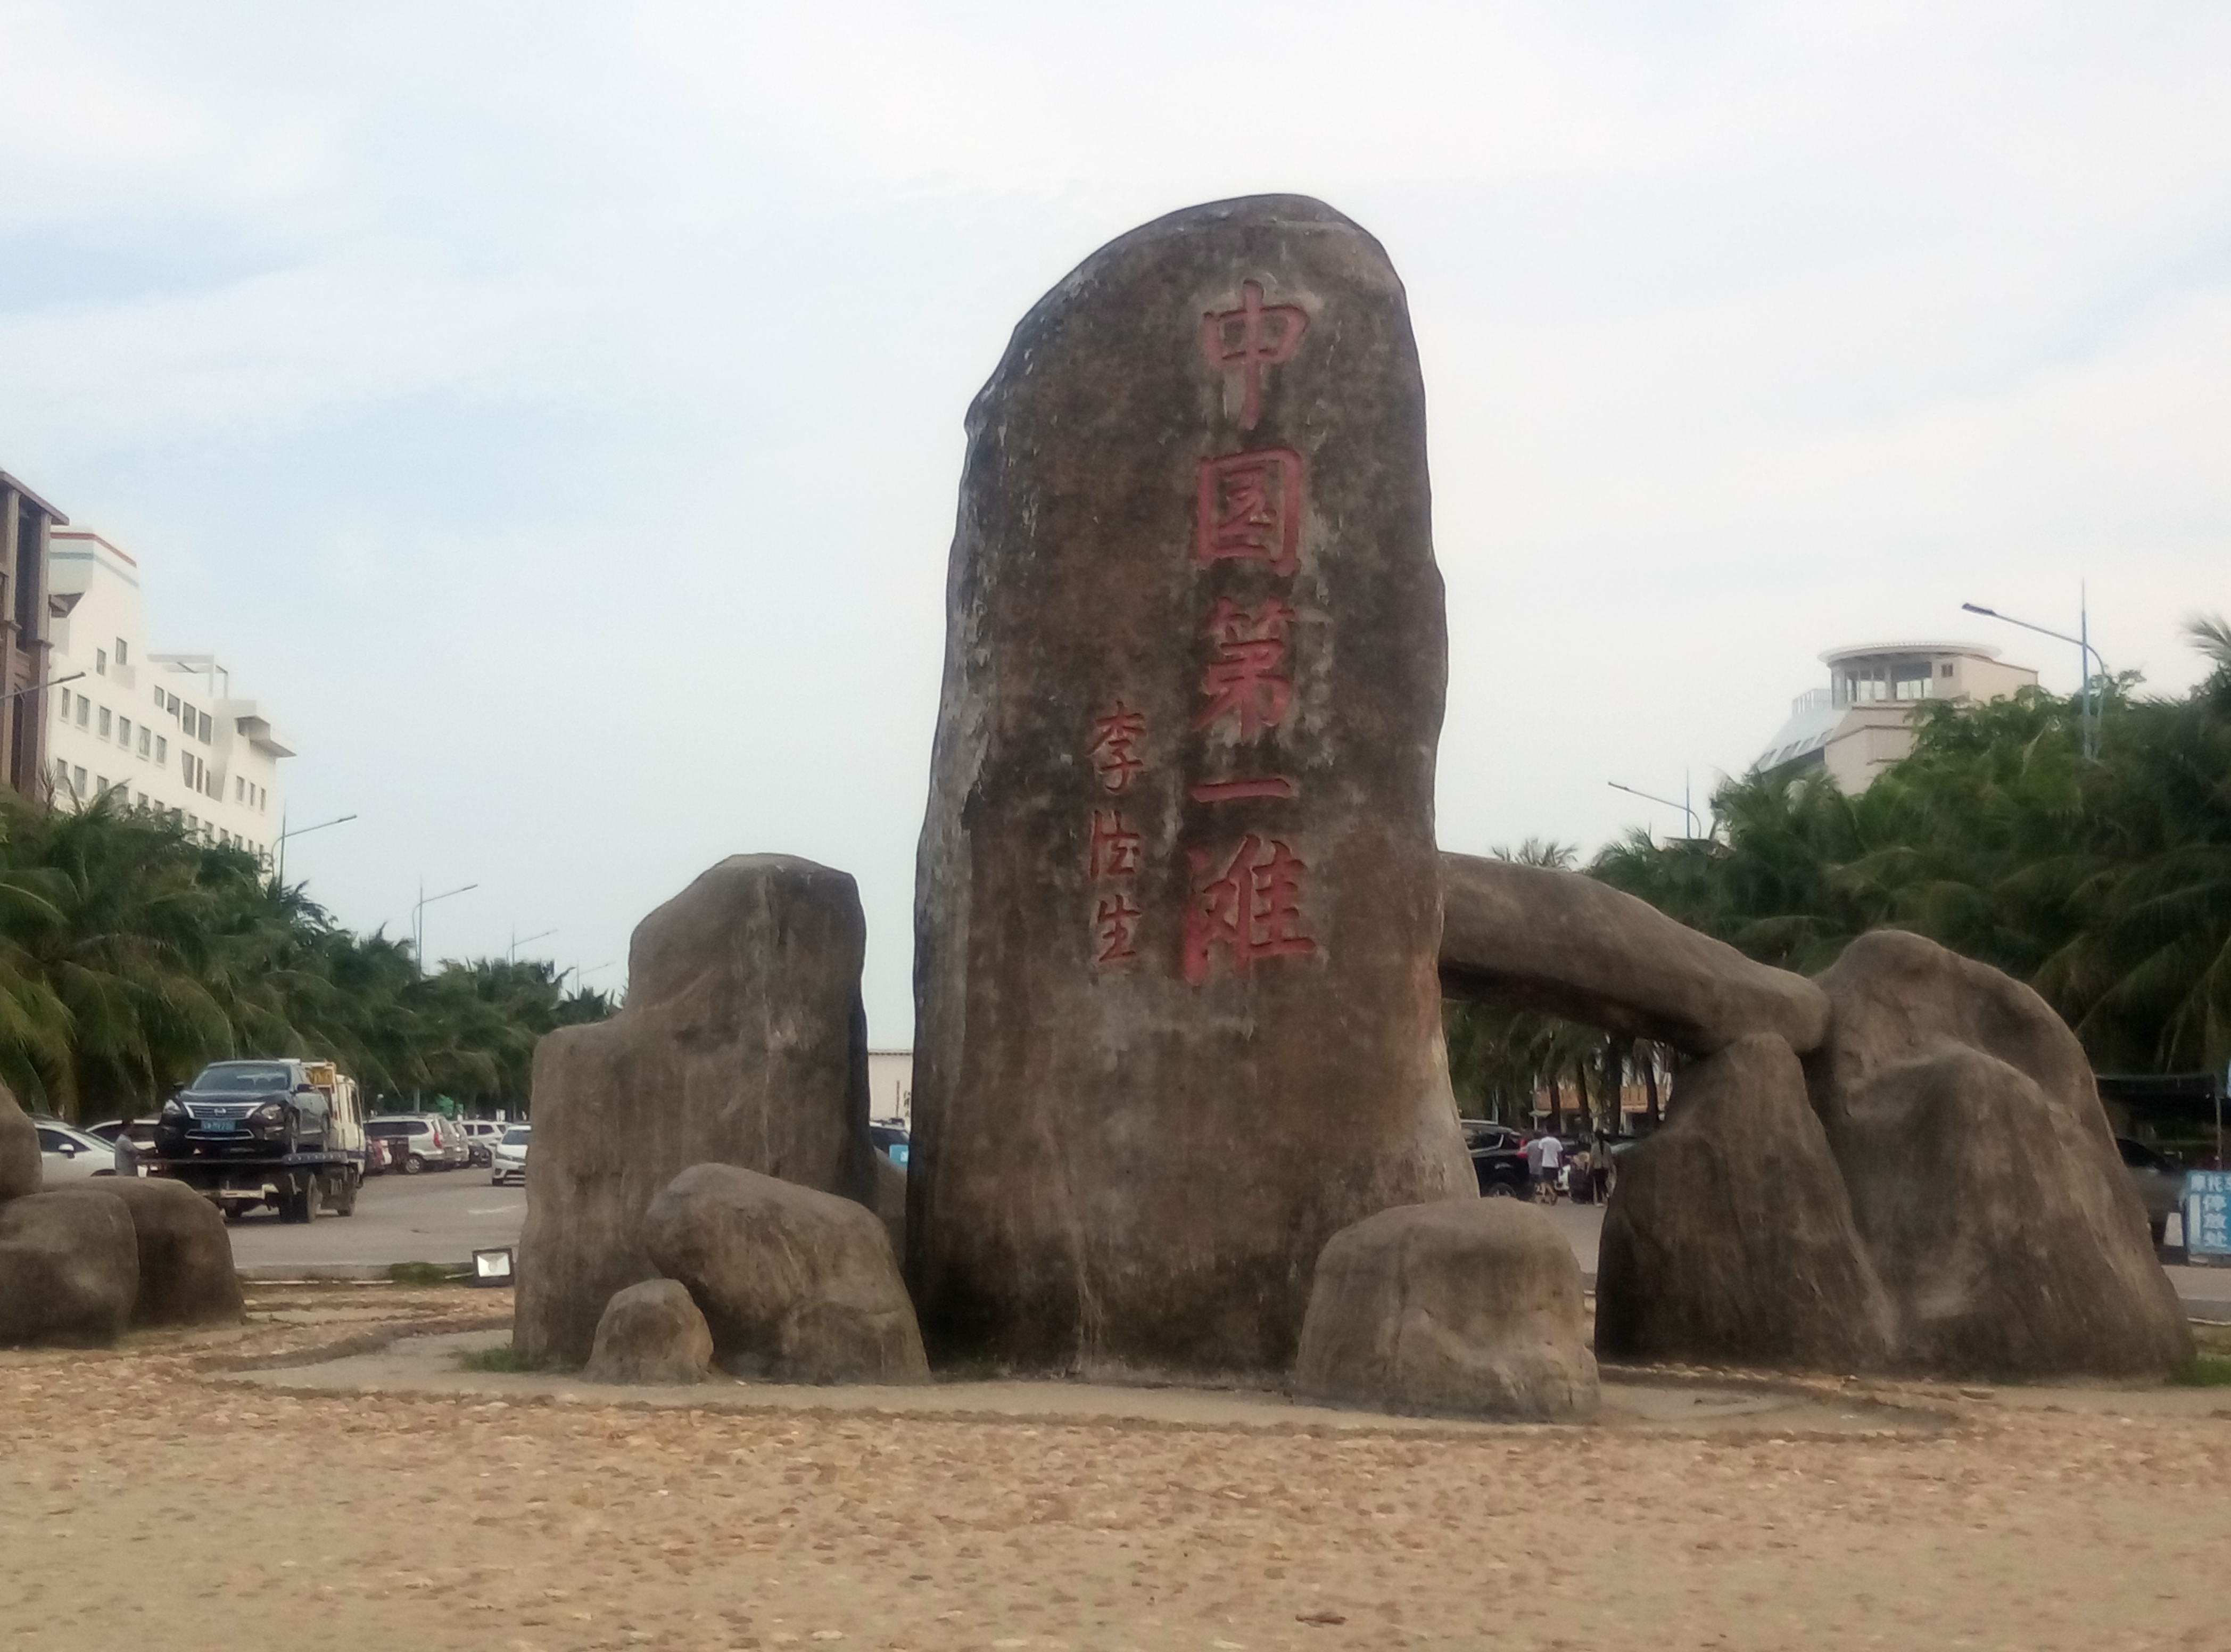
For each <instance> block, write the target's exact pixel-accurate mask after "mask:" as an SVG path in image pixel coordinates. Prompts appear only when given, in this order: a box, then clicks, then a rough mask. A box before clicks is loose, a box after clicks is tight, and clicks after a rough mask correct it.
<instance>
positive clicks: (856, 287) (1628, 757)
mask: <svg viewBox="0 0 2231 1652" xmlns="http://www.w3.org/2000/svg"><path fill="white" fill-rule="evenodd" d="M0 65H5V68H6V73H5V75H4V81H5V91H4V93H3V94H0V468H4V469H6V470H10V471H12V472H14V473H16V475H18V476H22V477H23V479H24V480H25V481H26V482H27V483H29V485H30V486H32V487H33V488H35V489H38V490H39V491H40V492H41V493H42V494H44V495H45V496H47V497H48V498H49V499H51V500H53V501H54V502H55V503H56V504H57V505H59V506H60V507H61V509H63V510H65V511H67V512H68V514H69V515H70V516H71V517H72V518H73V520H74V522H76V523H77V524H79V525H81V526H87V527H92V528H95V529H97V530H99V531H100V532H102V533H104V534H107V535H108V536H109V537H110V538H112V539H113V540H114V541H116V542H118V543H120V545H122V546H123V547H125V548H126V549H127V550H129V551H130V552H131V553H132V554H133V555H135V556H137V557H138V558H139V560H140V561H141V564H142V567H143V569H144V571H145V576H146V593H147V597H148V602H149V607H150V628H151V635H150V638H149V644H150V645H151V646H152V647H155V648H158V649H168V650H175V651H188V650H191V651H209V650H214V651H217V652H218V653H219V654H220V655H222V656H223V658H224V659H225V660H226V662H227V663H228V664H230V667H231V668H232V671H233V680H234V683H235V684H236V691H238V692H241V693H244V694H248V695H253V696H258V697H261V698H263V699H265V700H267V701H268V702H269V703H270V704H271V705H272V706H273V707H274V708H275V713H276V716H277V720H278V722H279V723H280V725H281V729H282V731H283V732H285V733H286V734H288V735H289V736H290V737H291V738H292V739H293V741H294V743H295V744H296V745H297V746H298V748H300V751H301V755H300V756H299V757H298V758H296V759H295V760H294V761H293V762H292V763H291V764H290V765H289V766H288V782H287V785H288V794H289V805H290V807H291V809H292V811H293V818H294V820H295V821H296V822H297V823H302V822H307V821H313V820H322V819H325V818H327V817H328V816H331V815H335V814H341V813H352V812H353V813H358V814H359V815H360V816H361V817H362V818H361V819H360V820H359V821H358V822H356V823H354V824H352V825H349V826H340V827H336V828H334V829H333V830H331V831H328V832H319V833H317V834H315V835H314V836H310V837H307V838H305V839H301V840H300V841H298V842H297V843H296V844H295V845H294V847H293V850H292V852H291V854H290V858H289V865H288V872H289V876H290V878H291V877H294V876H297V875H299V876H301V877H305V878H307V879H308V883H309V890H310V892H311V894H312V896H313V897H315V898H316V899H319V900H320V901H322V902H324V903H325V904H327V905H328V906H329V907H330V908H332V909H333V911H334V912H335V913H336V914H337V915H338V916H339V917H340V918H341V919H342V920H343V921H344V922H346V923H349V924H351V925H352V926H356V927H359V928H363V929H371V928H373V927H375V926H378V925H383V924H384V925H385V926H386V927H387V929H388V930H389V931H390V932H391V933H398V932H407V930H408V927H409V922H410V908H411V902H412V900H413V898H414V897H415V895H416V893H417V889H418V887H419V882H420V879H421V878H424V881H425V884H426V886H427V888H428V889H429V890H430V891H438V890H441V889H447V888H449V887H451V886H453V885H455V884H464V883H473V882H476V883H477V884H479V888H478V889H477V890H475V891H473V892H471V893H469V894H467V895H462V896H460V897H456V899H454V900H450V901H446V902H443V903H442V904H439V905H438V906H436V907H434V908H432V909H430V911H429V914H428V924H429V934H428V943H429V950H430V952H431V953H432V954H433V955H434V956H437V957H440V956H463V955H467V954H477V953H486V952H499V953H500V952H501V951H503V950H504V949H505V948H506V947H507V945H508V942H509V940H510V937H511V936H513V935H514V933H515V934H517V935H519V936H529V935H533V934H534V933H535V932H536V931H539V930H552V929H554V930H557V931H558V932H557V934H555V935H554V936H551V937H550V938H549V939H547V940H546V941H540V942H537V943H534V944H533V945H532V946H530V947H528V948H527V949H525V951H526V952H527V953H528V954H531V955H537V956H552V957H553V958H555V959H556V960H558V961H559V962H560V963H564V964H578V965H579V966H581V967H582V969H584V970H585V971H589V972H594V973H591V974H590V975H589V977H588V978H589V980H590V981H591V982H592V984H595V985H600V986H606V987H618V986H620V985H622V984H623V983H624V968H625V966H624V959H625V956H626V943H627V936H628V932H629V930H630V928H631V927H632V926H633V924H634V923H635V922H636V921H637V919H638V918H639V917H642V915H643V913H644V912H646V911H648V910H650V908H651V907H652V906H654V905H656V904H657V903H658V902H660V901H661V900H663V899H664V898H666V897H668V896H669V895H671V894H672V893H674V892H675V891H677V890H679V889H680V888H681V887H682V885H683V884H686V883H687V882H688V881H689V878H691V877H693V876H694V875H695V873H696V872H697V871H700V870H702V868H704V867H705V866H707V865H710V864H711V863H712V862H714V861H715V860H716V859H718V858H721V856H723V855H726V854H728V853H732V852H739V851H758V850H780V851H786V852H793V853H798V854H804V855H808V856H811V857H812V858H816V859H818V860H822V861H824V862H827V863H829V864H831V865H836V866H840V867H843V868H844V869H845V870H847V871H851V872H852V873H854V874H855V875H856V876H857V878H859V880H860V884H861V888H862V891H863V895H864V897H865V899H866V902H867V908H868V917H869V926H870V941H869V963H868V982H867V993H868V1005H869V1013H870V1023H871V1033H872V1037H873V1039H874V1040H875V1041H876V1043H877V1044H879V1045H883V1044H890V1045H902V1044H904V1043H905V1042H906V1041H907V1040H908V1039H909V1036H910V1027H911V1020H912V1009H911V1001H910V988H909V973H910V967H911V959H910V945H911V943H910V936H909V927H910V921H911V895H912V881H913V868H914V849H915V834H916V832H917V831H918V830H919V827H920V825H921V810H922V803H923V794H924V787H925V785H926V778H927V773H928V756H929V740H930V732H931V728H932V724H933V721H934V715H935V710H936V697H937V685H938V673H939V663H940V658H941V649H942V642H943V622H942V617H941V612H940V610H941V593H942V584H943V577H944V570H945V561H946V555H947V548H948V546H949V543H950V540H951V536H952V530H953V520H954V500H955V488H956V484H957V481H958V476H959V467H960V457H961V428H960V421H961V416H962V413H963V411H964V410H965V409H966V407H967V403H968V400H969V398H970V397H971V396H972V395H973V393H974V392H975V391H976V389H977V388H978V386H979V385H980V384H981V383H982V382H983V380H984V379H985V378H986V376H987V375H988V374H989V373H990V372H991V370H992V368H993V366H994V365H995V363H996V362H997V361H998V360H999V353H1000V352H1001V350H1002V349H1003V348H1004V347H1005V345H1006V337H1007V334H1008V332H1009V330H1010V329H1011V328H1012V326H1013V325H1014V323H1015V321H1017V320H1018V318H1019V317H1020V316H1021V314H1023V312H1024V311H1025V309H1026V308H1028V307H1029V306H1030V304H1031V302H1032V301H1034V300H1036V299H1037V298H1038V295H1040V294H1041V293H1042V292H1044V290H1045V289H1046V288H1048V287H1049V286H1051V284H1052V283H1053V282H1056V281H1057V280H1058V279H1059V277H1060V276H1061V275H1063V274H1064V272H1065V271H1066V270H1068V269H1070V267H1072V266H1073V265H1074V264H1076V263H1077V262H1078V261H1079V260H1080V259H1081V258H1083V256H1085V255H1087V254H1088V253H1090V251H1091V250H1092V249H1094V248H1095V247H1096V246H1097V245H1099V244H1100V243H1103V242H1105V241H1107V240H1109V239H1110V238H1112V237H1113V236H1116V235H1118V234H1121V233H1122V231H1124V230H1127V229H1129V228H1130V227H1132V226H1133V225H1135V224H1139V223H1141V222H1143V221H1144V220H1146V219H1148V218H1150V217H1155V216H1157V215H1159V214H1161V213H1162V212H1165V211H1169V210H1171V209H1174V208H1176V207H1180V206H1184V205H1187V204H1192V203H1194V202H1198V201H1205V200H1211V199H1215V198H1219V197H1224V196H1231V195H1238V194H1247V193H1253V192H1258V191H1297V192H1301V193H1305V194H1311V195H1316V196H1320V197H1322V198H1324V199H1326V200H1328V201H1329V202H1331V203H1332V204H1334V205H1335V206H1337V207H1339V208H1340V209H1341V210H1342V211H1345V212H1347V213H1348V214H1349V215H1350V216H1351V217H1355V218H1356V219H1357V220H1359V221H1360V222H1361V224H1364V226H1365V227H1366V228H1368V229H1369V230H1372V231H1373V232H1374V234H1376V235H1377V236H1379V237H1380V239H1381V241H1383V242H1384V243H1385V244H1386V246H1387V249H1388V251H1389V253H1390V254H1391V255H1392V256H1393V257H1394V262H1395V265H1396V267H1397V269H1400V271H1401V273H1402V275H1403V277H1404V279H1405V281H1406V282H1407V285H1408V288H1409V292H1410V301H1411V306H1412V313H1413V317H1414V320H1415V322H1416V326H1417V331H1418V337H1419V346H1420V348H1421V351H1422V353H1423V356H1424V360H1425V372H1426V386H1427V392H1428V396H1429V398H1430V408H1429V412H1430V418H1431V424H1432V463H1433V482H1434V494H1435V502H1436V506H1437V511H1436V523H1435V533H1436V539H1437V541H1438V545H1439V556H1440V560H1441V566H1442V567H1443V569H1444V571H1445V574H1446V576H1447V580H1448V587H1449V621H1450V631H1451V634H1452V676H1451V682H1450V691H1449V709H1448V721H1447V726H1446V732H1445V736H1444V738H1443V741H1442V744H1441V786H1440V834H1441V840H1442V842H1443V843H1444V844H1445V845H1447V846H1449V847H1452V848H1459V849H1467V850H1473V851H1480V850H1484V849H1486V848H1488V847H1489V846H1491V845H1495V844H1497V843H1504V842H1515V841H1516V840H1517V839H1520V838H1523V837H1524V836H1527V835H1529V834H1545V835H1550V836H1554V837H1557V838H1561V839H1566V840H1568V841H1571V842H1574V843H1575V844H1578V845H1581V846H1583V847H1584V848H1586V847H1593V846H1594V845H1597V844H1599V843H1601V842H1602V841H1603V840H1604V839H1607V838H1608V837H1611V836H1613V835H1614V834H1616V833H1618V832H1620V831H1622V830H1623V829H1625V828H1626V827H1627V826H1632V825H1637V824H1646V825H1649V826H1653V827H1656V828H1658V829H1659V830H1661V831H1666V830H1675V829H1678V827H1679V824H1680V821H1679V816H1678V812H1672V811H1665V810H1658V809H1653V808H1652V807H1650V806H1648V805H1646V804H1643V803H1641V802H1640V801H1639V800H1636V799H1633V798H1631V797H1628V796H1626V795H1623V794H1620V793H1618V792H1615V791H1613V790H1611V789H1609V787H1607V785H1606V782H1607V781H1611V780H1620V781H1626V782H1627V783H1628V784H1631V785H1633V786H1638V787H1643V788H1645V789H1646V790H1651V791H1656V792H1661V793H1665V794H1669V795H1675V796H1678V794H1680V792H1681V789H1682V787H1683V783H1684V778H1685V776H1686V777H1688V779H1689V780H1691V781H1693V783H1694V785H1695V787H1696V788H1697V790H1698V794H1699V795H1700V797H1701V795H1702V794H1704V793H1706V792H1708V791H1709V790H1710V786H1711V784H1712V782H1713V781H1714V779H1715V778H1716V776H1717V774H1720V773H1721V772H1723V771H1739V770H1741V769H1742V768H1744V767H1745V766H1746V765H1747V764H1748V763H1749V761H1750V760H1751V759H1752V758H1753V757H1754V756H1756V755H1757V753H1758V750H1759V748H1761V747H1762V745H1763V744H1764V742H1766V740H1767V738H1768V737H1769V735H1771V734H1772V733H1773V731H1774V730H1775V728H1776V726H1777V725H1778V724H1779V723H1780V722H1781V721H1782V717H1783V716H1784V715H1785V714H1786V713H1787V710H1788V701H1789V699H1790V696H1793V695H1795V694H1797V693H1798V692H1800V691H1801V690H1805V689H1807V688H1809V687H1811V686H1813V685H1814V684H1815V683H1824V682H1825V681H1826V670H1825V668H1824V667H1822V666H1821V665H1820V664H1819V662H1818V658H1817V657H1818V655H1819V654H1820V651H1822V650H1823V649H1826V648H1830V647H1833V646H1837V645H1843V644H1849V643H1854V642H1866V641H1872V640H1878V639H1885V638H1965V639H1973V640H1978V641H1986V642H1990V643H1994V644H1998V645H2003V646H2004V647H2005V649H2006V651H2007V653H2008V657H2009V658H2013V659H2015V660H2017V661H2020V662H2022V663H2025V664H2034V665H2035V666H2037V667H2039V668H2040V670H2041V671H2043V673H2044V676H2045V680H2046V682H2047V683H2048V684H2049V685H2051V686H2053V687H2056V688H2060V689H2064V690H2065V689H2067V688H2069V687H2072V686H2073V684H2074V682H2075V680H2076V670H2075V664H2076V663H2075V658H2074V651H2073V650H2071V649H2066V648H2063V647H2061V646H2060V645H2056V644H2051V643H2048V642H2046V641H2045V640H2044V639H2042V638H2031V637H2027V636H2026V635H2025V634H2023V633H2021V632H2012V631H2008V630H2006V629H2004V628H1999V627H1994V626H1993V625H1992V624H1991V622H1989V621H1988V620H1981V619H1973V618H1972V617H1970V616H1968V615H1964V614H1963V613H1961V612H1959V606H1960V604H1961V603H1962V602H1963V600H1974V601H1978V602H1983V603H1988V604H1992V605H1995V606H1999V607H2001V608H2003V609H2005V610H2006V611H2008V612H2013V613H2017V614H2021V615H2023V616H2024V617H2027V618H2032V619H2037V620H2038V621H2040V623H2042V624H2045V625H2052V626H2053V627H2055V628H2057V629H2066V628H2070V627H2073V624H2074V622H2075V620H2076V617H2077V611H2078V593H2079V584H2080V583H2082V582H2086V581H2088V583H2089V588H2090V603H2091V622H2092V635H2093V637H2094V638H2095V640H2096V641H2097V642H2098V645H2099V647H2100V649H2101V650H2102V651H2103V652H2104V653H2105V657H2106V658H2107V660H2108V663H2109V664H2111V666H2113V667H2115V668H2117V669H2118V670H2119V669H2126V668H2136V669H2140V670H2143V671H2144V672H2145V673H2146V676H2147V679H2148V681H2149V682H2150V683H2151V684H2153V685H2154V686H2156V687H2157V688H2159V689H2163V690H2174V689H2182V688H2183V687H2184V686H2186V685H2187V684H2188V683H2190V682H2191V681H2192V680H2193V678H2194V677H2195V675H2196V674H2197V671H2196V662H2195V657H2194V656H2193V655H2192V653H2191V651H2189V649H2188V648H2187V647H2186V646H2185V645H2183V643H2182V641H2181V640H2180V638H2179V634H2178V627H2179V624H2180V622H2181V620H2182V619H2183V618H2184V617H2185V616H2186V615H2187V614H2189V613H2190V612H2194V611H2195V610H2202V609H2205V610H2218V611H2220V610H2223V609H2227V608H2231V464H2227V457H2231V450H2228V449H2227V437H2228V436H2231V8H2226V7H2224V6H2222V5H2220V4H2203V3H2192V4H2154V3H2147V0H2121V3H2118V4H2114V5H2101V4H2087V5H2081V6H2074V5H2068V6H2056V5H2051V4H2044V3H2024V4H2004V5H1987V4H1962V3H1945V0H1933V3H1914V4H1904V3H1897V0H1868V3H1865V4H1853V5H1838V4H1817V5H1791V4H1788V3H1781V4H1756V5H1747V4H1723V5H1714V4H1689V5H1684V4H1678V3H1674V4H1667V3H1636V4H1610V3H1593V4H1592V3H1585V0H1581V3H1575V0H1559V3H1546V0H1545V3H1533V4H1519V5H1510V4H1502V5H1498V4H1482V3H1477V0H1473V3H1464V4H1452V5H1449V6H1445V7H1429V6H1403V5H1397V4H1388V3H1384V0H1381V3H1374V4H1370V5H1364V4H1360V3H1359V4H1352V5H1348V6H1339V7H1334V6H1317V5H1310V4H1304V3H1284V4H1281V5H1279V6H1277V7H1275V8H1267V7H1266V8H1247V7H1238V8H1232V7H1227V8H1223V9H1212V8H1208V7H1162V6H1155V5H1140V4H1135V3H1134V4H1128V5H1124V6H1093V7H1090V8H1087V7H1084V6H1071V7H1066V8H1057V7H1054V6H1049V5H1046V4H1044V3H1038V4H1027V5H1025V4H1017V5H1011V6H1009V5H973V6H956V7H944V8H928V7H918V8H910V7H898V6H890V7H879V6H864V5H842V4H825V5H820V6H795V5H786V6H780V7H777V6H772V5H770V6H753V5H748V4H726V5H715V4H687V3H673V4H662V3H647V0H628V3H624V4H622V3H617V0H615V3H611V4H605V5H567V4H558V3H551V0H532V3H528V0H521V3H517V4H492V3H474V0H442V3H439V4H414V3H398V0H384V3H382V4H380V5H378V6H377V7H371V6H365V7H342V6H330V5H318V6H305V5H301V4H299V3H275V4H268V5H251V4H233V3H221V0H204V3H191V4H183V5H182V4H178V3H174V0H165V3H147V4H139V5H132V4H118V3H105V0H66V3H54V4H47V3H30V4H23V3H15V0H0ZM603 965H610V966H611V967H609V968H605V969H601V971H599V970H598V966H603Z"/></svg>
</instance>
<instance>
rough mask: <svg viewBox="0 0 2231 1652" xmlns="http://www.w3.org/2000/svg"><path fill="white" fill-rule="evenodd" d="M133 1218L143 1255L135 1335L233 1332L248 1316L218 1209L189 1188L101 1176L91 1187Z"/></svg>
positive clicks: (135, 1305) (159, 1181)
mask: <svg viewBox="0 0 2231 1652" xmlns="http://www.w3.org/2000/svg"><path fill="white" fill-rule="evenodd" d="M89 1186H90V1187H91V1188H92V1189H98V1190H99V1191H100V1193H102V1194H105V1195H107V1196H108V1197H110V1198H113V1199H120V1200H122V1201H123V1202H124V1207H125V1208H126V1210H128V1211H129V1212H130V1213H131V1216H132V1230H133V1235H134V1237H135V1238H136V1240H137V1241H138V1244H139V1294H138V1296H137V1298H136V1299H135V1300H134V1302H133V1309H132V1324H133V1326H134V1328H139V1327H143V1326H149V1325H237V1324H239V1323H240V1321H241V1320H242V1319H243V1318H246V1317H247V1312H248V1305H247V1302H246V1300H245V1299H244V1298H243V1296H242V1294H241V1289H240V1273H239V1272H238V1270H237V1269H236V1268H235V1267H234V1266H233V1260H232V1236H231V1234H229V1233H227V1232H226V1231H225V1226H224V1217H223V1215H221V1214H219V1212H218V1210H217V1207H216V1206H215V1205H213V1204H211V1203H210V1202H209V1201H208V1200H206V1199H204V1198H203V1197H202V1195H199V1194H198V1193H196V1192H195V1191H194V1190H193V1189H191V1188H190V1187H187V1186H186V1185H185V1184H184V1182H168V1181H165V1180H164V1179H163V1178H161V1177H159V1176H149V1177H133V1176H102V1177H101V1178H100V1180H99V1181H97V1182H92V1183H90V1184H89Z"/></svg>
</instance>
